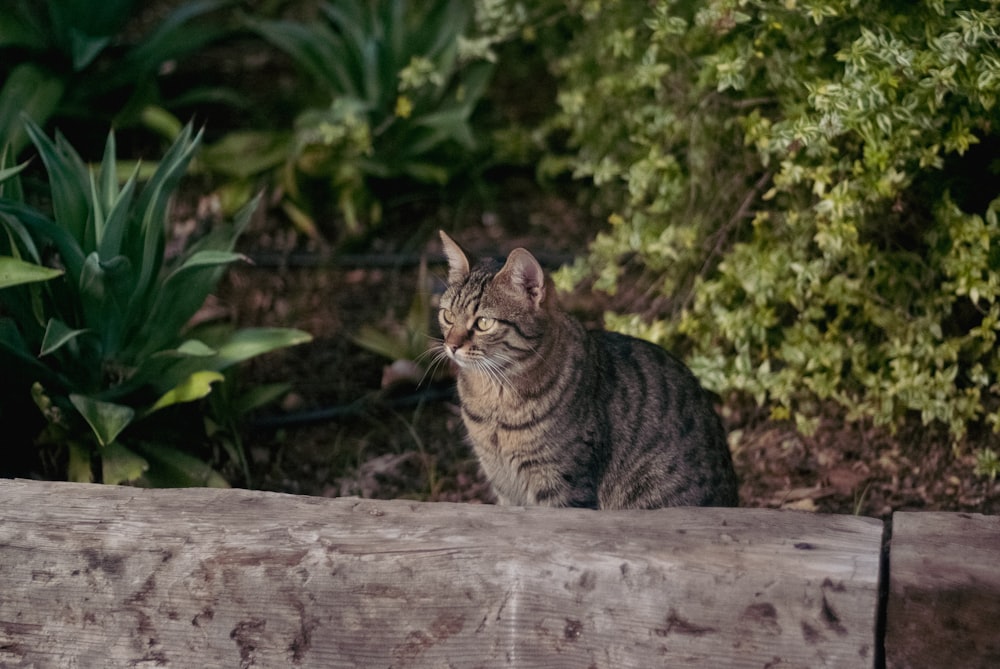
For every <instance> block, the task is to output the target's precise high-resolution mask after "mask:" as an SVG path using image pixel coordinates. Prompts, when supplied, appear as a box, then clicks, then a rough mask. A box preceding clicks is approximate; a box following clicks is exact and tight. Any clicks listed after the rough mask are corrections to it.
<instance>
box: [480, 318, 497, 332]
mask: <svg viewBox="0 0 1000 669" xmlns="http://www.w3.org/2000/svg"><path fill="white" fill-rule="evenodd" d="M495 324H496V319H494V318H487V317H486V316H481V317H479V318H477V319H476V329H477V330H479V331H480V332H486V331H487V330H489V329H490V328H491V327H493V326H494V325H495Z"/></svg>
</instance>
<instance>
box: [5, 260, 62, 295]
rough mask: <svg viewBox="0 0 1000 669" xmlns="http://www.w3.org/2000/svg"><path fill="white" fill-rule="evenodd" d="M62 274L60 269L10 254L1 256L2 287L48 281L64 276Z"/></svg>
mask: <svg viewBox="0 0 1000 669" xmlns="http://www.w3.org/2000/svg"><path fill="white" fill-rule="evenodd" d="M62 274H63V272H62V270H60V269H52V268H51V267H44V266H42V265H36V264H34V263H30V262H25V261H24V260H19V259H18V258H11V257H10V256H0V288H9V287H10V286H18V285H20V284H23V283H35V282H36V281H48V280H49V279H54V278H56V277H57V276H62Z"/></svg>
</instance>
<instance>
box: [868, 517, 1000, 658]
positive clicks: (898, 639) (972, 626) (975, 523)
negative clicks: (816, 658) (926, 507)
mask: <svg viewBox="0 0 1000 669" xmlns="http://www.w3.org/2000/svg"><path fill="white" fill-rule="evenodd" d="M892 525H893V527H892V542H891V550H890V554H889V601H888V605H887V610H886V636H885V654H886V667H887V668H888V669H919V668H921V667H927V669H941V668H942V667H961V668H962V669H975V668H976V667H982V668H983V669H986V668H987V667H988V668H990V669H996V668H997V667H1000V516H982V515H978V514H966V513H897V514H895V515H894V516H893V518H892Z"/></svg>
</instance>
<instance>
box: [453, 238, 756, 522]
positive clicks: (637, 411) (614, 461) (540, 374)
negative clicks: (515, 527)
mask: <svg viewBox="0 0 1000 669" xmlns="http://www.w3.org/2000/svg"><path fill="white" fill-rule="evenodd" d="M440 235H441V241H442V243H443V244H444V252H445V255H446V257H447V260H448V285H447V288H446V289H445V292H444V294H443V295H442V296H441V303H440V309H439V312H438V319H439V321H440V325H441V331H442V334H443V337H444V339H443V341H442V342H441V348H440V351H439V353H438V355H439V356H440V357H441V358H442V359H444V358H446V359H448V360H450V361H452V362H453V366H454V367H455V369H456V375H457V385H458V395H459V402H460V405H461V412H462V419H463V422H464V424H465V427H466V430H467V432H468V438H469V441H470V442H471V445H472V447H473V450H474V451H475V453H476V456H477V457H478V459H479V462H480V466H481V467H482V470H483V472H484V473H485V475H486V478H487V479H488V480H489V482H490V484H491V486H492V488H493V492H494V494H495V495H496V497H497V501H498V502H499V503H500V504H508V505H541V506H568V507H584V508H591V509H648V508H658V507H665V506H736V505H737V504H738V492H737V480H736V474H735V472H734V470H733V463H732V457H731V455H730V452H729V447H728V445H727V443H726V434H725V429H724V428H723V426H722V421H721V420H720V419H719V416H718V414H717V413H716V411H715V408H714V407H713V405H712V401H711V399H710V396H709V395H708V393H707V392H706V391H704V390H703V389H702V387H701V385H700V384H699V382H698V380H697V379H696V378H695V376H694V374H693V373H692V372H691V371H690V370H689V369H688V368H687V367H686V366H685V365H684V364H683V363H682V362H680V361H679V360H678V359H677V358H675V357H674V356H673V355H671V354H670V353H668V352H667V351H665V350H664V349H663V348H661V347H659V346H656V345H654V344H651V343H649V342H647V341H644V340H641V339H636V338H634V337H628V336H625V335H622V334H617V333H613V332H606V331H602V330H592V331H587V330H586V329H585V328H584V326H583V324H582V323H580V321H579V320H577V319H576V318H574V317H573V316H571V315H570V314H568V313H566V312H564V311H563V310H562V309H560V307H559V305H558V303H557V300H556V292H555V286H554V285H553V283H552V279H551V278H550V277H549V276H547V275H546V274H545V273H544V272H543V271H542V267H541V265H539V263H538V261H537V260H536V259H535V257H534V256H532V255H531V253H529V252H528V251H526V250H525V249H521V248H519V249H515V250H514V251H512V252H511V253H510V255H509V256H508V257H507V260H506V263H505V264H503V265H502V266H501V264H500V263H499V262H497V261H495V260H485V261H483V262H480V263H478V264H476V265H475V266H471V267H470V264H469V260H468V258H467V257H466V255H465V253H464V252H463V251H462V249H461V248H460V247H459V246H458V244H456V243H455V242H454V241H453V240H452V239H451V238H450V237H449V236H448V235H447V234H445V232H444V231H441V233H440Z"/></svg>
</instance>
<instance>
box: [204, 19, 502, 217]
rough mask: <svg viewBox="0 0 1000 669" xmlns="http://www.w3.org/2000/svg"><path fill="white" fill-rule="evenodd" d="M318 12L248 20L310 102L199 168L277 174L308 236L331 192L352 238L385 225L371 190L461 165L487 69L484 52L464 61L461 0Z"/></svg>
mask: <svg viewBox="0 0 1000 669" xmlns="http://www.w3.org/2000/svg"><path fill="white" fill-rule="evenodd" d="M319 13H320V15H319V17H317V18H316V19H315V20H303V19H294V20H293V19H284V20H273V19H259V18H256V17H248V18H247V25H248V26H249V28H250V29H251V30H253V31H254V32H256V33H257V34H258V35H260V36H261V37H262V38H263V39H264V40H266V41H267V42H268V43H270V44H271V45H272V46H273V47H275V48H277V49H280V50H281V51H283V52H284V53H286V54H287V55H288V56H290V57H291V59H292V61H293V63H294V64H295V66H296V67H297V68H298V69H299V70H300V71H301V73H302V74H304V75H305V76H306V77H307V79H308V83H307V84H306V85H304V86H302V90H303V91H306V92H307V99H308V100H309V102H308V103H307V104H306V107H305V108H304V109H303V110H302V111H301V113H300V114H299V115H298V117H297V118H296V119H295V122H294V124H293V126H292V127H290V128H287V129H282V128H279V129H277V130H274V131H267V130H264V131H260V130H249V131H240V132H236V133H233V134H231V135H229V136H227V137H226V138H224V139H223V140H221V141H220V142H218V143H217V144H215V145H214V146H212V147H210V148H209V150H208V151H206V153H205V154H204V155H203V160H204V161H205V164H206V166H207V167H208V168H209V169H210V170H213V171H215V172H218V173H222V174H225V175H228V176H229V177H232V178H234V179H235V180H236V182H235V185H239V183H241V182H242V183H243V184H247V183H249V182H250V180H251V178H252V177H254V176H255V175H257V174H260V173H261V172H265V171H268V170H279V171H280V179H279V180H280V184H281V187H282V189H283V191H284V199H283V201H282V206H283V208H284V210H285V211H286V213H287V214H288V215H289V217H290V218H291V219H292V221H293V222H295V223H296V224H297V225H298V226H299V227H300V228H302V229H304V230H307V231H310V232H311V233H312V234H318V231H317V230H318V229H317V225H316V212H317V210H319V209H320V207H319V205H320V204H321V203H323V202H326V201H328V200H330V199H331V198H330V194H331V193H332V195H333V199H334V200H335V201H336V203H337V209H338V213H339V214H340V216H341V218H342V221H343V226H342V229H341V230H339V232H340V233H342V234H344V235H346V236H348V237H350V236H357V235H359V234H361V233H362V232H364V231H365V230H366V228H367V227H369V226H371V225H373V224H377V223H378V222H379V220H380V218H381V209H380V202H379V200H378V199H377V198H376V197H374V196H373V193H372V182H373V181H374V180H390V179H400V178H401V179H404V180H409V181H411V182H418V183H428V184H444V183H446V182H447V181H448V180H449V179H450V178H451V176H452V175H453V174H454V173H455V172H456V171H457V170H460V169H462V168H463V167H465V166H466V165H467V163H466V162H465V161H466V159H467V157H468V156H469V155H470V154H471V153H472V152H473V150H474V149H475V148H476V144H477V142H476V137H475V133H474V132H473V129H472V126H471V125H470V123H469V119H470V116H471V115H472V112H473V110H474V109H475V107H476V105H477V104H478V102H479V100H480V98H481V97H482V95H483V92H484V91H485V89H486V86H487V84H488V83H489V80H490V76H491V75H492V71H493V64H492V63H491V62H489V60H487V59H485V58H484V57H482V56H483V55H484V54H485V53H486V52H485V51H483V49H485V48H486V47H487V46H488V44H482V43H476V44H474V45H473V46H475V47H476V49H478V51H477V52H476V53H474V54H472V53H471V52H470V50H469V49H466V50H465V51H464V52H463V49H462V46H463V44H464V43H465V42H463V39H465V31H466V30H467V29H468V28H469V25H470V9H469V5H468V3H466V2H464V1H463V0H432V1H430V2H409V1H407V0H377V1H369V0H343V1H340V2H336V3H323V4H322V5H321V6H320V12H319ZM470 44H472V43H470ZM248 158H249V160H248ZM317 185H319V187H318V188H317ZM246 187H247V186H246V185H244V188H246Z"/></svg>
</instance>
